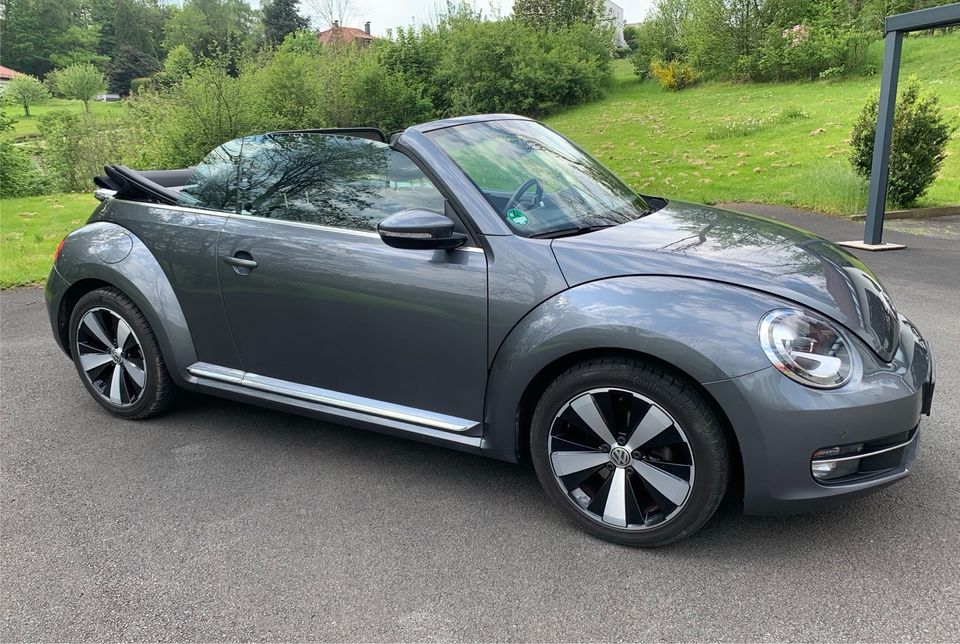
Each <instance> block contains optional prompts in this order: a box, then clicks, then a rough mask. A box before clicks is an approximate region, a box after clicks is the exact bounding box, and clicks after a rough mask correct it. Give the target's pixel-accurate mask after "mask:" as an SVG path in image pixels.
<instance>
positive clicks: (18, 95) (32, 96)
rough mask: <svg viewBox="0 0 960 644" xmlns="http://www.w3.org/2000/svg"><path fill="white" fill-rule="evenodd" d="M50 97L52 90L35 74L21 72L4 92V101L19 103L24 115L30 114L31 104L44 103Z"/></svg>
mask: <svg viewBox="0 0 960 644" xmlns="http://www.w3.org/2000/svg"><path fill="white" fill-rule="evenodd" d="M49 97H50V92H48V91H47V88H46V87H44V86H43V83H41V82H40V81H39V80H37V79H36V78H34V77H33V76H28V75H26V74H20V75H18V76H14V77H13V79H11V81H10V82H9V83H8V84H7V88H6V89H5V90H4V92H3V98H4V102H8V103H11V104H14V105H19V106H20V107H22V108H23V115H24V116H30V106H31V105H36V104H37V103H42V102H43V101H45V100H47V98H49Z"/></svg>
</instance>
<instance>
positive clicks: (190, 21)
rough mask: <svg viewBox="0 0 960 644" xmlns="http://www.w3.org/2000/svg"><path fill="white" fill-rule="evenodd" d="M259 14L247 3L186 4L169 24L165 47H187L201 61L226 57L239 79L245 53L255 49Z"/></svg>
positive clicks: (203, 0)
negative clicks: (253, 39) (253, 46)
mask: <svg viewBox="0 0 960 644" xmlns="http://www.w3.org/2000/svg"><path fill="white" fill-rule="evenodd" d="M255 27H256V24H255V14H254V12H253V10H252V9H251V8H250V5H249V4H247V3H246V2H244V0H186V1H185V2H184V4H183V7H182V8H179V9H173V10H172V12H171V15H170V18H169V19H168V20H167V23H166V28H165V33H164V46H165V47H166V48H167V49H168V50H169V49H173V48H174V47H176V46H177V45H183V46H185V47H186V48H187V49H189V50H190V53H192V54H193V55H194V57H195V58H197V59H198V60H199V59H201V58H210V57H215V56H220V55H223V54H226V55H227V56H228V62H229V65H228V69H227V71H228V72H229V73H230V74H232V75H235V74H236V73H237V67H238V65H239V60H240V58H241V57H242V55H243V52H244V51H245V50H250V49H252V42H251V40H252V39H251V34H253V33H254V32H255Z"/></svg>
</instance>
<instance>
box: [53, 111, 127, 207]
mask: <svg viewBox="0 0 960 644" xmlns="http://www.w3.org/2000/svg"><path fill="white" fill-rule="evenodd" d="M115 125H116V124H114V123H111V124H110V125H109V126H108V125H107V124H106V123H104V122H101V121H98V120H96V119H95V118H94V117H93V116H91V115H89V114H85V113H84V114H77V113H75V112H68V111H67V110H54V111H52V112H49V113H48V114H45V115H43V116H42V117H40V123H39V127H40V134H41V136H42V137H43V143H42V149H41V159H42V160H43V166H44V171H45V172H46V173H47V175H48V176H49V177H50V183H51V187H52V188H53V189H54V191H57V192H79V191H81V190H90V189H92V188H93V177H94V176H96V175H98V174H101V173H102V171H103V166H104V165H106V164H108V163H124V162H127V160H128V155H126V154H124V149H125V144H128V143H129V142H128V141H127V140H126V138H125V137H124V136H123V131H122V130H120V129H118V128H116V127H115Z"/></svg>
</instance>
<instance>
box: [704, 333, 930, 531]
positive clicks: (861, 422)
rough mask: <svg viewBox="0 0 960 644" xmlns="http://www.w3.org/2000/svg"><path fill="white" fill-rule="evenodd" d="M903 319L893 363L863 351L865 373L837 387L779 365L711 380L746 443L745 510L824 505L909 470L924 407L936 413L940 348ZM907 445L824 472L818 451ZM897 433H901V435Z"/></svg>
mask: <svg viewBox="0 0 960 644" xmlns="http://www.w3.org/2000/svg"><path fill="white" fill-rule="evenodd" d="M901 321H902V322H903V324H901V338H900V346H899V348H898V350H897V353H896V355H895V356H894V358H893V361H892V362H891V363H889V364H887V363H883V362H880V361H879V360H876V359H874V358H873V357H872V356H871V355H869V354H867V353H866V352H864V353H865V355H864V360H863V362H864V369H863V375H862V377H859V378H856V379H854V380H852V381H851V382H850V383H848V384H847V385H844V386H843V387H841V388H839V389H835V390H829V391H823V390H816V389H811V388H808V387H804V386H803V385H800V384H798V383H796V382H794V381H792V380H790V379H789V378H787V377H785V376H784V375H783V374H781V373H780V372H779V371H777V370H776V369H774V368H773V367H771V368H768V369H763V370H761V371H757V372H754V373H751V374H747V375H745V376H741V377H739V378H734V379H731V380H724V381H720V382H714V383H709V384H707V385H705V387H706V388H707V390H708V391H709V392H710V393H711V394H712V395H713V396H714V398H715V399H716V400H717V401H718V402H719V404H720V406H721V407H722V408H723V410H724V412H725V413H726V414H727V417H728V418H729V419H730V422H731V424H732V426H733V429H734V432H735V433H736V435H737V439H738V441H739V443H740V453H741V457H742V460H743V473H744V481H743V486H744V489H743V505H744V512H746V513H748V514H787V513H794V512H804V511H808V510H813V509H821V508H824V507H826V506H829V505H831V504H833V503H836V502H839V501H842V500H846V499H849V498H853V497H856V496H860V495H863V494H866V493H868V492H871V491H873V490H876V489H879V488H882V487H884V486H887V485H890V484H891V483H894V482H896V481H898V480H901V479H903V478H904V477H906V476H907V475H908V474H909V472H910V468H911V466H912V464H913V461H914V459H915V458H916V455H917V449H918V445H919V440H920V429H919V425H920V416H921V413H929V404H930V399H931V398H932V395H933V383H934V382H935V371H934V363H933V354H932V352H931V351H930V348H929V346H928V345H927V344H926V343H925V342H924V341H923V339H922V338H921V337H920V334H919V333H918V332H917V330H916V328H915V327H914V326H913V325H912V324H910V323H909V321H908V320H906V318H902V319H901ZM888 439H889V440H890V443H889V444H891V445H893V444H901V443H902V445H901V446H900V447H899V448H897V449H896V450H890V451H889V452H887V453H885V454H884V455H882V457H881V456H875V457H873V458H872V459H867V458H865V459H864V461H863V462H864V463H865V464H870V463H877V462H882V464H883V467H880V468H878V469H877V470H876V471H875V472H873V473H870V472H868V473H866V474H864V475H859V476H851V477H849V478H847V479H839V480H837V481H835V482H819V481H817V480H815V479H814V476H813V474H812V472H811V461H812V460H813V458H814V456H813V455H814V452H817V451H818V450H822V449H824V448H829V447H832V446H843V445H851V444H859V443H863V444H864V445H865V448H864V450H865V451H867V450H869V449H874V450H877V449H881V448H883V446H884V445H886V444H887V443H886V442H885V441H887V440H888ZM894 440H895V442H894Z"/></svg>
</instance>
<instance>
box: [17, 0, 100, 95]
mask: <svg viewBox="0 0 960 644" xmlns="http://www.w3.org/2000/svg"><path fill="white" fill-rule="evenodd" d="M79 15H82V11H81V7H80V0H3V2H2V5H0V60H3V64H4V65H6V66H7V67H12V68H14V69H16V70H17V71H20V72H23V73H25V74H31V75H33V76H37V77H40V76H43V75H44V74H46V73H47V72H49V71H50V70H51V69H53V67H54V65H53V63H51V62H50V56H51V55H54V54H57V53H65V52H68V51H70V50H71V49H73V48H74V43H71V42H68V40H69V38H67V36H68V35H69V36H70V37H72V36H74V35H76V32H72V33H68V32H70V27H71V26H72V25H75V24H76V21H77V16H79Z"/></svg>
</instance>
